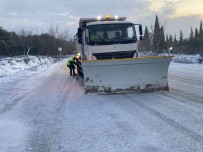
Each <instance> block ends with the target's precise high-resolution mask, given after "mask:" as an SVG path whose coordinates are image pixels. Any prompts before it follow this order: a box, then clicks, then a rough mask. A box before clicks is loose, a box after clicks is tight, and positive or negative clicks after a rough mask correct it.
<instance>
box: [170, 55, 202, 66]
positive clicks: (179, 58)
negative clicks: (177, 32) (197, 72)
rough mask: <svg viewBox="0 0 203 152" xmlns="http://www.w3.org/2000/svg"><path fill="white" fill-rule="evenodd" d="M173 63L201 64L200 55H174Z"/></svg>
mask: <svg viewBox="0 0 203 152" xmlns="http://www.w3.org/2000/svg"><path fill="white" fill-rule="evenodd" d="M173 62H175V63H186V64H202V57H201V56H200V55H199V54H196V55H175V57H174V58H173Z"/></svg>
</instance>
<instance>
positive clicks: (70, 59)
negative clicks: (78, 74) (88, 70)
mask: <svg viewBox="0 0 203 152" xmlns="http://www.w3.org/2000/svg"><path fill="white" fill-rule="evenodd" d="M71 62H74V59H73V57H70V58H69V59H68V61H67V62H66V65H71Z"/></svg>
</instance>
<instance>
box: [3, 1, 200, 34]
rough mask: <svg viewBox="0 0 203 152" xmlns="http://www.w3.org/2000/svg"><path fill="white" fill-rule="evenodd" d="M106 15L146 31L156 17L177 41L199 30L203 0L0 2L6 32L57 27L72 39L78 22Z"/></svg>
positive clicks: (43, 30)
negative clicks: (67, 33)
mask: <svg viewBox="0 0 203 152" xmlns="http://www.w3.org/2000/svg"><path fill="white" fill-rule="evenodd" d="M107 13H108V14H110V15H111V16H114V15H118V16H125V17H127V19H128V20H131V21H133V22H134V23H141V24H142V25H143V26H146V25H147V26H148V27H149V28H150V26H151V25H154V21H155V15H156V14H157V15H158V17H159V20H160V24H161V25H163V26H164V27H165V30H166V34H172V35H175V34H176V35H177V37H179V31H180V29H182V31H183V33H184V36H185V37H188V35H189V33H190V28H191V26H192V27H193V28H196V27H197V28H198V29H199V24H200V20H201V21H203V0H108V1H105V0H0V26H2V27H3V28H4V29H6V30H9V31H18V30H19V29H22V28H26V29H31V30H33V31H34V32H38V33H41V32H46V31H47V27H49V26H50V25H56V24H57V25H58V26H60V27H61V29H64V28H67V29H69V31H70V33H71V34H72V35H74V34H75V33H76V30H77V28H78V21H79V18H81V17H97V16H98V15H101V16H105V14H107Z"/></svg>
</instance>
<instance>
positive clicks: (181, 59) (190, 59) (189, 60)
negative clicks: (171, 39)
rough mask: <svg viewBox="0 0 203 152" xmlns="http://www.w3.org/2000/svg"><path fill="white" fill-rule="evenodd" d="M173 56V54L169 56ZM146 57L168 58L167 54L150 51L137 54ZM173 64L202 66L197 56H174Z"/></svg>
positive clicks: (200, 59)
mask: <svg viewBox="0 0 203 152" xmlns="http://www.w3.org/2000/svg"><path fill="white" fill-rule="evenodd" d="M171 55H174V54H171ZM146 56H168V53H159V54H157V53H154V52H152V51H149V52H139V57H146ZM173 62H174V63H185V64H202V57H201V56H200V55H199V54H196V55H184V54H181V55H175V57H174V58H173Z"/></svg>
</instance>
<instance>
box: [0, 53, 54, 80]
mask: <svg viewBox="0 0 203 152" xmlns="http://www.w3.org/2000/svg"><path fill="white" fill-rule="evenodd" d="M53 62H55V60H54V59H53V58H50V57H45V56H38V57H37V56H29V57H27V56H18V57H12V58H3V59H0V77H2V76H6V75H9V74H11V73H16V72H19V71H23V70H26V69H30V68H35V67H38V66H41V65H45V64H46V65H50V64H52V63H53Z"/></svg>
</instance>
